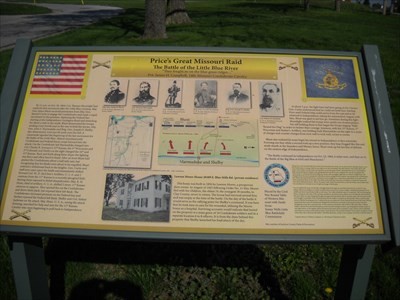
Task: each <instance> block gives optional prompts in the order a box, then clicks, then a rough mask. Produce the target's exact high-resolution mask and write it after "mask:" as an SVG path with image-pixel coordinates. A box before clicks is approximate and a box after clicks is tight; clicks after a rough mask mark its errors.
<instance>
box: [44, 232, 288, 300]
mask: <svg viewBox="0 0 400 300" xmlns="http://www.w3.org/2000/svg"><path fill="white" fill-rule="evenodd" d="M46 260H47V264H48V265H49V266H50V294H51V298H52V299H65V289H66V287H65V274H66V263H67V262H86V263H103V264H104V263H105V264H118V265H142V266H145V265H161V266H175V267H202V268H208V269H211V268H213V267H222V268H248V269H250V270H251V271H252V272H253V273H254V274H256V273H258V274H260V276H259V284H260V286H261V287H262V289H263V290H264V291H268V294H269V295H270V296H271V298H272V299H287V298H286V297H285V296H284V295H283V294H282V291H281V289H280V286H279V283H278V281H277V280H276V278H275V277H274V274H273V273H272V271H271V268H270V266H269V265H268V263H267V262H266V259H265V255H264V253H263V252H262V251H261V250H260V249H259V248H258V247H257V246H256V245H242V244H196V243H190V244H188V243H172V242H167V243H165V242H163V243H161V242H159V243H157V242H130V241H101V240H75V239H73V240H72V239H59V238H52V239H50V240H49V243H48V245H47V247H46ZM141 292H142V291H141V287H138V286H136V285H135V284H134V283H132V282H129V281H127V280H116V281H107V280H103V279H101V278H95V279H90V280H88V281H83V282H81V283H80V284H79V285H77V286H75V287H74V288H73V290H72V292H71V293H70V297H69V298H68V299H85V296H87V295H89V294H88V293H90V295H91V298H92V299H94V298H93V295H98V296H99V297H100V296H102V295H105V294H106V293H108V294H110V293H111V294H113V295H121V296H120V297H122V299H127V298H124V295H129V297H130V299H143V296H142V294H141ZM132 296H134V297H133V298H132ZM79 297H81V298H79ZM82 297H83V298H82ZM96 299H104V298H96ZM118 299H119V298H118Z"/></svg>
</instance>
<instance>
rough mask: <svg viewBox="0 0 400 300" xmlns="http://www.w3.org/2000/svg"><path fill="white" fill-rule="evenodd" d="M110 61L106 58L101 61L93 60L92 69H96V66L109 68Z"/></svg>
mask: <svg viewBox="0 0 400 300" xmlns="http://www.w3.org/2000/svg"><path fill="white" fill-rule="evenodd" d="M110 63H111V60H107V61H105V62H103V63H101V62H98V61H94V62H93V67H92V69H96V68H98V67H105V68H107V69H109V68H111V66H110Z"/></svg>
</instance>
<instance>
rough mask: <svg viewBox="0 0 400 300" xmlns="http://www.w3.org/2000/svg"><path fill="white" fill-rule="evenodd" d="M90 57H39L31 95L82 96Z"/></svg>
mask: <svg viewBox="0 0 400 300" xmlns="http://www.w3.org/2000/svg"><path fill="white" fill-rule="evenodd" d="M87 62H88V55H39V59H38V62H37V65H36V70H35V74H34V77H33V82H32V86H31V91H30V93H31V95H81V93H82V87H83V81H84V79H85V71H86V65H87Z"/></svg>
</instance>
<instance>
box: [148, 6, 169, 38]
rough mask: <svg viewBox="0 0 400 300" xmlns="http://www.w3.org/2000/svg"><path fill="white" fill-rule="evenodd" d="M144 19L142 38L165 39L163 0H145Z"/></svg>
mask: <svg viewBox="0 0 400 300" xmlns="http://www.w3.org/2000/svg"><path fill="white" fill-rule="evenodd" d="M145 9H146V11H145V20H144V33H143V38H144V39H165V38H167V31H166V26H165V9H166V5H165V0H146V4H145Z"/></svg>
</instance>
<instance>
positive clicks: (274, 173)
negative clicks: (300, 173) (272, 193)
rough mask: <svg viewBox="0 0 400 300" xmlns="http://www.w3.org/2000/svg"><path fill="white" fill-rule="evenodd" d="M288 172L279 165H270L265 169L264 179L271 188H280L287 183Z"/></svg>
mask: <svg viewBox="0 0 400 300" xmlns="http://www.w3.org/2000/svg"><path fill="white" fill-rule="evenodd" d="M289 177H290V176H289V170H288V169H287V168H286V167H285V166H284V165H281V164H271V165H269V166H268V167H266V168H265V171H264V179H265V181H266V182H267V183H268V184H269V185H271V186H273V187H282V186H284V185H285V184H286V183H288V182H289Z"/></svg>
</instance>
